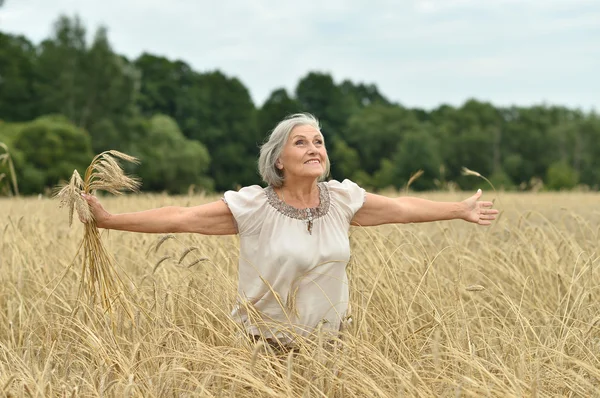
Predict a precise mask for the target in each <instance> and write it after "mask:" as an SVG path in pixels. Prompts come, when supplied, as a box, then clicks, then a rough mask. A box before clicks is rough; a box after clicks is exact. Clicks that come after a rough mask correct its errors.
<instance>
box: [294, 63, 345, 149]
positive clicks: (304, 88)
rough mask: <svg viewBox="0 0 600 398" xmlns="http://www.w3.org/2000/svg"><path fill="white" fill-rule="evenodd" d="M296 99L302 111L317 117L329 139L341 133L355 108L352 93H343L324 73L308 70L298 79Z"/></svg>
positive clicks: (329, 76)
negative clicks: (308, 71)
mask: <svg viewBox="0 0 600 398" xmlns="http://www.w3.org/2000/svg"><path fill="white" fill-rule="evenodd" d="M296 99H297V101H298V102H299V103H300V106H301V108H302V111H303V112H309V113H312V114H313V115H315V116H316V117H317V118H318V119H319V121H320V122H321V126H322V130H323V134H324V135H325V137H326V139H329V140H330V141H332V139H333V137H336V136H338V135H340V134H341V133H342V131H343V130H344V128H345V127H346V123H347V121H348V118H349V117H350V116H351V115H352V113H353V112H354V111H355V110H356V108H357V103H356V99H355V98H354V97H353V95H352V94H351V95H344V93H343V91H342V90H341V89H340V87H338V86H337V85H336V84H335V82H334V81H333V78H332V77H331V75H329V74H326V73H317V72H310V73H309V74H308V75H306V76H305V77H303V78H302V79H300V81H299V82H298V85H297V86H296Z"/></svg>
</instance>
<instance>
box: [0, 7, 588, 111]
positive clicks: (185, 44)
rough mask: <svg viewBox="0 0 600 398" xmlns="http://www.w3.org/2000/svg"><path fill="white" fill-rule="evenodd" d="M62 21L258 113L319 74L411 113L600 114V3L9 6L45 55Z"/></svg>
mask: <svg viewBox="0 0 600 398" xmlns="http://www.w3.org/2000/svg"><path fill="white" fill-rule="evenodd" d="M0 1H2V0H0ZM60 14H66V15H69V16H74V15H78V16H79V17H80V18H81V20H82V21H83V23H84V24H85V25H86V26H87V27H88V30H89V34H90V36H91V35H92V34H93V32H94V31H95V30H96V29H97V28H98V27H99V26H105V27H106V28H108V37H109V40H110V42H111V44H112V46H113V49H114V50H115V51H116V52H118V53H120V54H123V55H125V56H127V57H128V58H130V59H133V58H136V57H137V56H139V55H140V54H142V53H143V52H149V53H152V54H155V55H162V56H166V57H168V58H170V59H172V60H175V59H180V60H183V61H185V62H187V63H188V64H189V65H190V66H192V68H193V69H194V70H196V71H198V72H205V71H213V70H217V69H218V70H220V71H222V72H223V73H225V74H226V75H228V76H232V77H237V78H238V79H240V80H241V81H242V83H243V84H244V85H245V86H246V87H247V88H248V89H249V91H250V94H251V96H252V98H253V99H254V102H255V103H256V105H257V106H260V105H261V104H262V103H263V102H264V101H265V100H266V99H267V98H268V96H269V94H270V93H271V92H272V91H273V90H275V89H277V88H281V87H284V88H286V89H288V91H289V92H290V93H292V94H293V92H294V89H295V87H296V85H297V83H298V81H299V80H300V79H301V78H302V77H303V76H306V74H307V73H308V72H310V71H318V72H325V73H330V74H331V75H332V76H333V78H334V80H335V81H336V82H337V83H340V82H342V81H343V80H345V79H350V80H352V81H353V82H355V83H359V82H362V83H368V84H371V83H372V84H375V85H377V87H378V88H379V90H380V91H381V92H382V93H383V94H384V95H385V96H386V97H387V98H388V99H390V100H392V101H394V102H397V103H400V104H402V105H404V106H407V107H419V108H425V109H432V108H435V107H437V106H439V105H441V104H450V105H454V106H460V105H461V104H462V103H464V102H465V101H466V100H467V99H470V98H475V99H478V100H481V101H489V102H491V103H493V104H494V105H496V106H510V105H520V106H531V105H534V104H547V105H564V106H568V107H570V108H579V109H582V110H584V111H591V110H595V111H600V0H370V1H364V0H302V1H294V2H292V1H287V0H220V1H219V0H104V1H97V0H52V1H48V0H4V5H3V7H1V8H0V31H2V32H5V33H13V34H23V35H25V36H26V37H27V38H29V39H30V40H31V41H33V42H34V43H39V42H40V41H41V40H43V39H45V38H47V37H49V36H50V34H51V32H52V24H53V22H54V21H56V19H57V18H58V16H59V15H60Z"/></svg>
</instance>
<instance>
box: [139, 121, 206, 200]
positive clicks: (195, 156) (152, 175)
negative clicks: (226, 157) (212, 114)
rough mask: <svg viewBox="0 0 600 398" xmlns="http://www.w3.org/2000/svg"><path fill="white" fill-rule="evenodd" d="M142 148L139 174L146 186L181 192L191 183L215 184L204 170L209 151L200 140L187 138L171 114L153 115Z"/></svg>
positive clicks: (150, 188) (204, 186)
mask: <svg viewBox="0 0 600 398" xmlns="http://www.w3.org/2000/svg"><path fill="white" fill-rule="evenodd" d="M139 151H140V155H138V156H139V157H140V160H141V161H142V164H141V166H140V167H139V168H138V175H139V176H140V177H141V178H142V181H143V184H144V186H143V188H144V189H145V190H152V191H167V192H170V193H182V192H185V191H187V190H188V188H189V187H190V186H191V185H195V186H197V187H200V188H202V189H205V190H210V189H212V188H213V187H212V181H211V180H210V179H209V178H207V177H206V174H205V173H206V171H207V170H208V166H209V163H210V156H209V154H208V151H207V150H206V148H205V147H204V145H202V144H201V143H199V142H197V141H193V140H189V139H186V138H185V136H184V135H183V134H182V133H181V131H180V130H179V126H177V123H176V122H175V120H173V119H172V118H170V117H168V116H165V115H155V116H153V117H152V118H151V119H150V121H149V123H148V131H147V135H146V136H145V137H144V140H143V146H141V147H140V148H139Z"/></svg>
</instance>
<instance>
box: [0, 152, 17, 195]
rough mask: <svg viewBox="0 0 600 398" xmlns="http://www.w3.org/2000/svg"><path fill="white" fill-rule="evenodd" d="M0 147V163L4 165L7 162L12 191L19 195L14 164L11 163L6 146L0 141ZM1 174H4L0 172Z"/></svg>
mask: <svg viewBox="0 0 600 398" xmlns="http://www.w3.org/2000/svg"><path fill="white" fill-rule="evenodd" d="M0 148H2V149H4V152H5V153H3V154H2V155H0V165H2V166H4V165H6V164H8V170H9V171H10V177H11V182H12V186H13V191H14V193H15V195H16V196H19V185H18V184H17V175H16V174H15V166H14V165H13V161H12V158H11V157H10V152H9V151H8V146H6V144H5V143H3V142H0ZM2 176H6V175H5V174H4V173H2Z"/></svg>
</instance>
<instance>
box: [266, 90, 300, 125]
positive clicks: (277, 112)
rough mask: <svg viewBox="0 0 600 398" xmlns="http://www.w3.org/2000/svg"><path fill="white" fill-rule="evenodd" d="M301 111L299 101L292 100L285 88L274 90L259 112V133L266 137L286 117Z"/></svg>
mask: <svg viewBox="0 0 600 398" xmlns="http://www.w3.org/2000/svg"><path fill="white" fill-rule="evenodd" d="M300 110H301V107H300V104H299V103H298V101H296V100H295V99H294V98H291V97H290V96H289V95H288V93H287V91H286V90H285V89H284V88H280V89H277V90H274V91H273V92H272V93H271V95H270V96H269V98H267V100H266V101H265V103H264V104H263V106H262V107H261V108H260V110H259V111H258V131H259V132H260V134H264V135H265V136H266V135H267V133H269V132H270V131H271V130H273V129H274V128H275V126H276V125H277V123H279V122H280V121H281V120H282V119H283V118H284V117H286V116H288V115H291V114H294V113H298V112H300Z"/></svg>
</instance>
